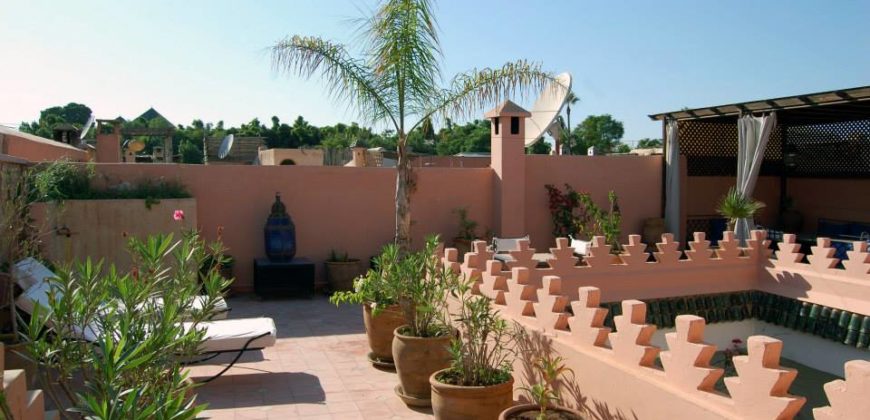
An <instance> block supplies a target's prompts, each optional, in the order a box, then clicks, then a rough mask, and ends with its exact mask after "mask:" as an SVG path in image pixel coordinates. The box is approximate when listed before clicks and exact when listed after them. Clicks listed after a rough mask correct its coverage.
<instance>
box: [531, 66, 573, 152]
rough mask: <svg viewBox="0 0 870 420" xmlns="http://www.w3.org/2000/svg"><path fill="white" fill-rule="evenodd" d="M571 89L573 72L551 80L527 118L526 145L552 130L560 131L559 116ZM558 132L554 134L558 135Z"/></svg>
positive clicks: (535, 141)
mask: <svg viewBox="0 0 870 420" xmlns="http://www.w3.org/2000/svg"><path fill="white" fill-rule="evenodd" d="M570 91H571V74H570V73H562V74H560V75H558V76H556V80H554V81H553V82H550V84H548V85H547V87H546V88H544V91H543V92H542V93H541V96H539V97H538V99H537V100H536V101H535V105H534V106H533V107H532V116H531V117H529V118H526V147H529V146H531V145H533V144H535V143H537V142H538V140H540V139H541V137H542V136H543V135H544V134H546V133H547V132H550V135H553V133H558V132H559V131H558V128H557V127H554V125H555V126H558V125H559V122H558V121H557V117H558V116H559V113H561V112H562V107H564V106H565V101H566V100H567V99H568V92H570ZM557 135H558V134H556V135H553V137H556V136H557Z"/></svg>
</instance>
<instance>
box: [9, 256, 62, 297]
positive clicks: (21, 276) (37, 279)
mask: <svg viewBox="0 0 870 420" xmlns="http://www.w3.org/2000/svg"><path fill="white" fill-rule="evenodd" d="M53 277H54V273H52V272H51V270H49V269H48V267H46V266H44V265H42V263H41V262H39V261H37V260H36V259H34V258H32V257H27V258H25V259H23V260H21V261H18V262H17V263H15V265H14V266H12V278H14V279H15V283H17V284H18V286H20V287H21V289H22V290H27V289H29V288H31V287H33V286H34V285H36V284H39V283H41V282H42V281H43V280H45V279H50V278H53Z"/></svg>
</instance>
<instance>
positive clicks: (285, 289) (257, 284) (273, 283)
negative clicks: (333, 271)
mask: <svg viewBox="0 0 870 420" xmlns="http://www.w3.org/2000/svg"><path fill="white" fill-rule="evenodd" d="M254 293H256V294H258V295H260V296H261V297H272V296H277V295H282V296H285V295H294V296H306V297H311V296H312V295H314V263H313V262H311V260H309V259H307V258H294V259H292V260H290V261H271V260H269V259H268V258H257V259H254Z"/></svg>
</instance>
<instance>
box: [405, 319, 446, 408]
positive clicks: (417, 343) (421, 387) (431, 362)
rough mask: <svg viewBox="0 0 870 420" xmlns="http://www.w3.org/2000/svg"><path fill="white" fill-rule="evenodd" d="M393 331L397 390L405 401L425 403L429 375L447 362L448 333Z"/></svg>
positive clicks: (424, 404)
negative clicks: (416, 334)
mask: <svg viewBox="0 0 870 420" xmlns="http://www.w3.org/2000/svg"><path fill="white" fill-rule="evenodd" d="M403 328H405V327H404V326H402V327H399V328H396V329H395V331H394V332H393V362H394V363H395V364H396V373H397V374H398V375H399V386H400V387H401V388H397V389H396V392H397V393H399V392H401V394H399V396H400V397H402V399H403V400H404V401H405V403H406V404H409V405H415V406H428V405H429V404H431V403H430V402H429V400H430V397H431V395H432V386H431V385H429V376H431V375H432V374H433V373H435V372H436V371H439V370H441V369H446V368H447V367H449V366H450V353H449V351H448V347H449V346H450V339H451V336H450V335H445V336H442V337H425V338H424V337H412V336H408V335H404V334H402V333H400V332H399V331H401V330H402V329H403Z"/></svg>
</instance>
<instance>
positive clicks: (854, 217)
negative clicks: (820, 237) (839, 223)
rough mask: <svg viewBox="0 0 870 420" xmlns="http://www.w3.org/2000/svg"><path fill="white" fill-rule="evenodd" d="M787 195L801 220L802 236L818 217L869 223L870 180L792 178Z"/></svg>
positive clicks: (814, 223)
mask: <svg viewBox="0 0 870 420" xmlns="http://www.w3.org/2000/svg"><path fill="white" fill-rule="evenodd" d="M788 194H789V195H790V196H792V198H793V199H794V202H795V206H796V207H797V208H798V210H799V211H800V212H801V214H802V215H803V216H804V227H803V230H804V231H805V232H814V231H815V230H816V225H817V222H818V219H819V218H820V217H823V218H827V219H839V220H848V221H855V222H864V223H870V179H818V178H793V179H789V180H788Z"/></svg>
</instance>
